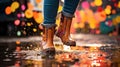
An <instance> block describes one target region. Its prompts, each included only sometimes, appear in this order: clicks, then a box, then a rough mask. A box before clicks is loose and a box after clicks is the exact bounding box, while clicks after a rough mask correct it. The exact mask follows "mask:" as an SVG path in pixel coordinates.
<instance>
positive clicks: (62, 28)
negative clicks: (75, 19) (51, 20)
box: [56, 14, 76, 46]
mask: <svg viewBox="0 0 120 67" xmlns="http://www.w3.org/2000/svg"><path fill="white" fill-rule="evenodd" d="M71 23H72V18H71V17H66V16H64V15H63V14H61V21H60V25H59V27H58V30H57V31H56V36H58V37H59V38H60V39H61V40H62V42H63V44H65V45H68V46H76V42H75V41H74V40H72V39H71V38H70V27H71Z"/></svg>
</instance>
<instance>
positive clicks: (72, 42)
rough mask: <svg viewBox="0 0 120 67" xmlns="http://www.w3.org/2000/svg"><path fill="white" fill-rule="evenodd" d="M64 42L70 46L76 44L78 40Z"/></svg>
mask: <svg viewBox="0 0 120 67" xmlns="http://www.w3.org/2000/svg"><path fill="white" fill-rule="evenodd" d="M64 44H65V45H68V46H76V42H75V41H68V42H64Z"/></svg>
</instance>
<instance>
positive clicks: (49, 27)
mask: <svg viewBox="0 0 120 67" xmlns="http://www.w3.org/2000/svg"><path fill="white" fill-rule="evenodd" d="M71 23H72V17H66V16H64V15H63V14H61V20H60V25H59V27H58V29H57V30H56V32H55V27H56V25H55V24H46V25H45V24H43V25H42V26H43V36H42V45H43V51H42V52H43V56H44V57H48V58H53V57H54V55H55V52H56V51H55V48H54V44H53V38H54V34H55V35H56V36H57V37H59V38H60V39H61V41H62V42H63V44H64V45H68V46H76V42H75V41H74V40H72V39H71V38H70V27H71Z"/></svg>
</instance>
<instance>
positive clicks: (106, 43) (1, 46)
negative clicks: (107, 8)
mask: <svg viewBox="0 0 120 67" xmlns="http://www.w3.org/2000/svg"><path fill="white" fill-rule="evenodd" d="M27 39H29V38H27ZM75 39H76V41H77V46H76V47H68V46H63V45H62V44H61V43H59V40H57V39H56V40H55V48H56V55H55V58H54V59H45V58H44V57H41V52H40V51H41V46H40V41H39V40H33V41H21V40H19V38H18V39H16V41H12V42H11V41H9V42H5V41H3V42H0V67H120V44H119V40H120V39H119V38H118V37H117V38H116V37H108V36H95V35H94V36H93V35H87V37H86V38H84V35H83V36H77V37H76V38H75ZM6 41H8V40H7V39H6Z"/></svg>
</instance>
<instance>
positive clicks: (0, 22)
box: [0, 0, 120, 37]
mask: <svg viewBox="0 0 120 67" xmlns="http://www.w3.org/2000/svg"><path fill="white" fill-rule="evenodd" d="M42 2H43V0H0V36H17V37H22V36H34V35H35V36H36V35H41V29H40V28H39V24H41V23H42V22H43V15H42ZM63 2H64V1H63V0H62V1H60V5H59V9H58V14H59V12H61V10H62V5H63ZM56 20H57V21H56V24H57V25H58V24H59V21H60V17H59V15H58V16H57V18H56ZM119 24H120V0H80V2H79V5H78V8H77V10H76V12H75V18H74V19H73V24H72V27H71V33H73V34H75V33H85V34H105V35H106V34H107V35H110V36H118V35H119V34H120V32H119V30H120V26H119Z"/></svg>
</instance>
